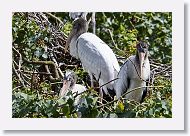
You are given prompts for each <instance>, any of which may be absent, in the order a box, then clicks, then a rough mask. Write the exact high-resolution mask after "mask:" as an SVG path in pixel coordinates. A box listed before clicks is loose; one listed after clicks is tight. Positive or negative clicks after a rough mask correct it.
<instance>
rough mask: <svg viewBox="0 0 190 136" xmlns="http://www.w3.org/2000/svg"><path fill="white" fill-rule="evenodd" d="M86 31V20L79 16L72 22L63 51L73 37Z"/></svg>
mask: <svg viewBox="0 0 190 136" xmlns="http://www.w3.org/2000/svg"><path fill="white" fill-rule="evenodd" d="M87 31H88V21H86V20H85V19H84V18H82V17H79V18H78V19H76V20H75V21H74V22H73V27H72V30H71V32H70V34H69V36H68V38H67V42H66V46H65V52H66V51H67V48H68V46H69V44H70V42H71V40H72V39H73V38H75V39H77V38H78V37H79V36H80V35H81V34H83V33H86V32H87Z"/></svg>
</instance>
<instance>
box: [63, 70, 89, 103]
mask: <svg viewBox="0 0 190 136" xmlns="http://www.w3.org/2000/svg"><path fill="white" fill-rule="evenodd" d="M76 81H77V76H76V74H75V73H74V72H73V71H71V70H66V73H65V75H64V78H63V86H62V88H61V90H60V93H59V96H60V97H63V96H66V94H67V93H68V92H69V91H72V93H77V94H80V93H82V92H84V91H86V87H85V86H83V85H80V84H76ZM75 100H76V101H75V104H78V103H79V102H80V95H79V96H77V97H76V99H75Z"/></svg>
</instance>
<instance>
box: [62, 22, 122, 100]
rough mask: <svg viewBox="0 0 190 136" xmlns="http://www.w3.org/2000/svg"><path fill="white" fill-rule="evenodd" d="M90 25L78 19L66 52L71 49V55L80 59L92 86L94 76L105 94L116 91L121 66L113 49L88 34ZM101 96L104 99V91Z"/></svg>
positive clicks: (69, 38)
mask: <svg viewBox="0 0 190 136" xmlns="http://www.w3.org/2000/svg"><path fill="white" fill-rule="evenodd" d="M87 30H88V23H87V21H86V20H85V19H83V18H78V19H77V20H75V21H74V23H73V28H72V30H71V32H70V34H69V37H68V39H67V42H66V47H65V50H66V51H67V48H68V46H69V47H70V54H71V55H72V56H73V57H75V58H77V59H79V60H80V61H81V63H82V66H83V68H84V69H85V70H86V71H87V72H88V73H89V75H90V78H91V86H93V80H92V79H93V76H94V77H95V79H96V80H97V81H98V82H99V86H102V85H104V84H106V83H108V82H109V83H108V84H106V85H104V86H103V87H102V89H103V91H104V93H105V94H109V93H108V90H110V91H111V90H112V91H114V90H113V89H114V88H113V87H114V81H112V82H110V81H111V80H114V79H115V78H116V76H117V74H118V72H119V69H120V68H119V64H118V61H117V59H116V56H115V54H114V53H113V51H112V50H111V48H110V47H109V46H108V45H107V44H106V43H105V42H103V41H102V40H101V39H100V38H99V37H97V36H96V35H94V34H92V33H88V32H87ZM102 89H100V95H101V97H103V91H102Z"/></svg>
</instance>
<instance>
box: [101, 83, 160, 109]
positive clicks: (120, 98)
mask: <svg viewBox="0 0 190 136" xmlns="http://www.w3.org/2000/svg"><path fill="white" fill-rule="evenodd" d="M159 87H161V88H163V87H164V86H143V87H137V88H134V89H132V90H130V91H127V92H125V93H124V94H123V95H122V96H120V97H119V98H117V99H115V100H113V101H111V102H108V103H106V104H103V105H101V106H98V107H97V108H102V107H104V106H107V105H110V104H113V103H114V102H116V101H118V100H120V99H121V98H122V97H124V96H125V95H127V94H129V93H131V92H133V91H136V90H137V89H141V88H159Z"/></svg>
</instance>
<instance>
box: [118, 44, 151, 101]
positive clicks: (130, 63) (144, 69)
mask: <svg viewBox="0 0 190 136" xmlns="http://www.w3.org/2000/svg"><path fill="white" fill-rule="evenodd" d="M136 49H137V51H136V55H134V56H130V57H129V58H128V59H127V61H126V62H125V63H124V64H123V66H122V67H121V69H120V71H119V74H118V79H117V81H116V83H115V91H116V96H117V98H119V97H120V96H121V95H122V94H124V93H125V92H129V91H130V90H132V89H135V88H138V87H139V89H136V90H134V91H131V92H130V93H128V94H126V98H127V99H129V100H135V101H138V102H142V100H143V98H144V97H145V94H146V92H147V90H146V89H147V88H144V87H145V86H146V81H147V80H148V79H149V76H150V64H149V60H148V45H147V44H146V43H144V42H139V43H138V44H137V45H136ZM141 87H142V88H141Z"/></svg>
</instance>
